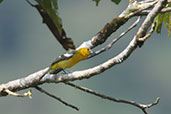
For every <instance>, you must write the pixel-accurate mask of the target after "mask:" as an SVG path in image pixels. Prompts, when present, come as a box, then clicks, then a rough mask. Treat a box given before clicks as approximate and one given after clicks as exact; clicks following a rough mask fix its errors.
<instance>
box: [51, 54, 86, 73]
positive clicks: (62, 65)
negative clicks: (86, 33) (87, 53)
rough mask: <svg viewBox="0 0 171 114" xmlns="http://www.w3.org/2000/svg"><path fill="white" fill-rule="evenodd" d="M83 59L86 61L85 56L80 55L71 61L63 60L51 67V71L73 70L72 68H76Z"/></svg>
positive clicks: (74, 56)
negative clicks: (58, 69) (60, 69)
mask: <svg viewBox="0 0 171 114" xmlns="http://www.w3.org/2000/svg"><path fill="white" fill-rule="evenodd" d="M83 59H85V58H84V57H83V56H80V55H79V54H75V55H73V57H72V58H70V59H67V60H63V61H60V62H58V63H56V64H54V65H53V66H51V69H52V70H54V69H56V68H71V67H72V66H74V65H75V64H77V63H78V62H80V61H81V60H83Z"/></svg>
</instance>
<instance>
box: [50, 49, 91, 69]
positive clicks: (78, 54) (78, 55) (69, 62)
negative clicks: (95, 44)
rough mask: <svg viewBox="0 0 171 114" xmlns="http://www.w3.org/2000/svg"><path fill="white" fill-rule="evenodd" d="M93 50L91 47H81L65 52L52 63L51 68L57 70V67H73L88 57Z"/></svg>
mask: <svg viewBox="0 0 171 114" xmlns="http://www.w3.org/2000/svg"><path fill="white" fill-rule="evenodd" d="M92 54H93V51H92V50H91V49H90V48H87V47H86V48H80V49H78V50H72V51H71V52H68V53H66V54H63V55H61V56H59V57H58V58H56V60H55V61H54V62H53V63H52V64H51V66H50V70H55V69H57V68H61V69H65V68H71V67H72V66H74V65H75V64H77V63H78V62H80V61H82V60H85V59H87V58H88V57H89V56H90V55H92Z"/></svg>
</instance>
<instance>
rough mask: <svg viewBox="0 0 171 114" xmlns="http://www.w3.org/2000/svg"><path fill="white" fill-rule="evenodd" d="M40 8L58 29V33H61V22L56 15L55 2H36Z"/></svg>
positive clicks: (56, 6) (38, 0) (47, 0)
mask: <svg viewBox="0 0 171 114" xmlns="http://www.w3.org/2000/svg"><path fill="white" fill-rule="evenodd" d="M36 1H37V2H38V3H39V4H40V5H41V7H42V8H43V12H46V13H47V14H48V15H49V16H50V18H51V19H52V21H53V22H54V24H55V26H56V27H57V28H58V31H59V33H60V34H61V33H62V26H61V25H62V20H61V18H60V17H59V15H58V12H57V10H58V4H57V0H36Z"/></svg>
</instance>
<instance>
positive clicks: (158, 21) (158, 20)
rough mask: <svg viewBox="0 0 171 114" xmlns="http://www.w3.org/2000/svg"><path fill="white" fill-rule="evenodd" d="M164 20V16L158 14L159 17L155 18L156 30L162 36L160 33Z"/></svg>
mask: <svg viewBox="0 0 171 114" xmlns="http://www.w3.org/2000/svg"><path fill="white" fill-rule="evenodd" d="M163 18H164V16H163V15H162V14H158V16H157V17H156V18H155V22H156V28H155V30H156V32H157V33H158V34H160V32H161V28H162V24H163Z"/></svg>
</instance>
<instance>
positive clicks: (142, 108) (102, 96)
mask: <svg viewBox="0 0 171 114" xmlns="http://www.w3.org/2000/svg"><path fill="white" fill-rule="evenodd" d="M64 83H65V84H67V85H69V86H71V87H74V88H77V89H79V90H81V91H84V92H87V93H90V94H92V95H95V96H97V97H100V98H102V99H107V100H109V101H113V102H117V103H124V104H129V105H133V106H135V107H137V108H139V109H141V110H142V111H143V112H144V113H145V114H147V111H146V109H149V108H151V107H152V106H154V105H157V104H158V103H159V100H160V98H159V97H157V99H156V101H155V102H154V103H151V104H139V103H136V102H134V101H128V100H123V99H117V98H114V97H110V96H106V95H104V94H101V93H98V92H95V91H93V90H91V89H89V88H86V87H82V86H78V85H75V84H73V83H70V82H64Z"/></svg>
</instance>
